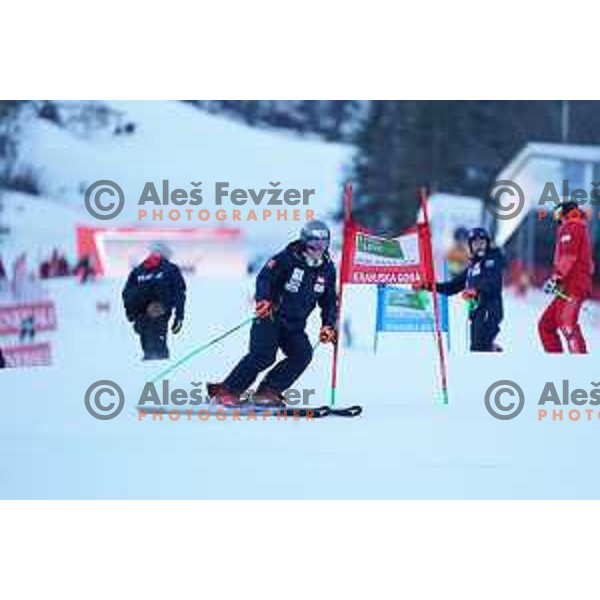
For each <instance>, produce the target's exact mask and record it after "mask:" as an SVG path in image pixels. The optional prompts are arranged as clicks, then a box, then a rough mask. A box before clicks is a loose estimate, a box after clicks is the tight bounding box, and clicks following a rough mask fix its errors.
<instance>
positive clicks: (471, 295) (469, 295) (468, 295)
mask: <svg viewBox="0 0 600 600" xmlns="http://www.w3.org/2000/svg"><path fill="white" fill-rule="evenodd" d="M478 296H479V292H478V291H477V290H474V289H472V288H467V289H466V290H464V291H463V293H462V297H463V300H475V299H476V298H477V297H478Z"/></svg>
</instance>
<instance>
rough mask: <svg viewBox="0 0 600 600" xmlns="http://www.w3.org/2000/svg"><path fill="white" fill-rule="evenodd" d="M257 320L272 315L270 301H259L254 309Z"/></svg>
mask: <svg viewBox="0 0 600 600" xmlns="http://www.w3.org/2000/svg"><path fill="white" fill-rule="evenodd" d="M254 314H255V315H256V317H257V318H258V319H266V318H268V317H270V316H271V315H272V314H273V303H272V302H271V301H270V300H259V301H258V302H257V303H256V306H255V307H254Z"/></svg>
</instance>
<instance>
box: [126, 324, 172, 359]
mask: <svg viewBox="0 0 600 600" xmlns="http://www.w3.org/2000/svg"><path fill="white" fill-rule="evenodd" d="M168 328H169V316H168V315H163V316H162V317H158V318H157V319H153V318H151V317H149V316H147V315H144V316H142V317H140V318H139V319H138V320H137V321H136V322H135V325H134V329H135V331H136V332H137V334H138V335H139V336H140V342H141V344H142V351H143V352H144V360H157V359H162V358H169V349H168V347H167V331H168Z"/></svg>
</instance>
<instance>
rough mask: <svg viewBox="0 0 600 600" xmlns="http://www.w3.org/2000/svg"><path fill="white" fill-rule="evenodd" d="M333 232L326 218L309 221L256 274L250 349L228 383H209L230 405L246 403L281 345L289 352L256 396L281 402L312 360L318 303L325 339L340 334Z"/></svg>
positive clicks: (256, 399) (215, 395) (266, 401)
mask: <svg viewBox="0 0 600 600" xmlns="http://www.w3.org/2000/svg"><path fill="white" fill-rule="evenodd" d="M329 243H330V232H329V229H328V227H327V225H325V224H324V223H323V222H321V221H309V222H308V223H307V224H306V225H305V226H304V227H303V228H302V231H301V234H300V239H299V240H297V241H295V242H292V243H291V244H289V245H288V246H287V247H286V248H285V249H284V250H283V251H282V252H280V253H279V254H277V255H276V256H274V257H273V258H271V259H270V260H269V261H267V263H266V264H265V266H264V267H263V268H262V269H261V271H260V272H259V274H258V276H257V279H256V297H255V301H256V308H255V314H256V319H255V320H254V323H253V325H252V330H251V332H250V349H249V352H248V354H247V355H246V356H245V357H244V358H242V360H241V361H240V362H239V363H238V364H237V366H236V367H235V368H234V369H233V371H232V372H231V373H230V374H229V375H228V377H227V378H226V379H225V381H224V382H223V383H219V384H209V385H208V393H209V395H210V396H211V397H213V398H214V399H215V400H216V401H217V402H219V403H222V404H225V405H237V404H240V402H241V400H240V396H241V394H242V393H244V392H246V391H247V390H248V388H249V387H250V386H251V385H252V384H253V383H254V381H255V380H256V378H257V377H258V375H259V373H261V372H262V371H265V370H266V369H268V368H269V367H271V365H273V364H274V363H275V360H276V357H277V350H278V349H281V350H282V351H283V353H284V354H285V358H284V359H283V360H282V361H280V362H279V363H277V364H276V365H275V367H273V368H272V369H271V370H270V371H269V372H268V373H267V374H266V376H265V377H264V379H263V380H262V382H261V383H260V385H259V387H258V389H257V390H256V392H255V393H254V394H253V396H252V400H253V401H254V403H255V404H261V405H273V406H277V405H281V404H282V403H283V396H282V394H283V392H285V391H286V390H287V389H288V388H289V387H290V386H291V385H292V384H293V383H294V382H295V381H296V380H297V379H298V378H299V377H300V375H302V373H303V372H304V370H305V369H306V367H308V365H309V364H310V361H311V360H312V352H313V350H312V345H311V343H310V340H309V339H308V336H307V335H306V332H305V329H306V321H307V319H308V317H309V315H310V314H311V313H312V311H313V310H314V308H315V307H316V306H317V304H318V305H319V306H320V308H321V322H322V327H321V330H320V334H319V339H320V341H321V342H323V343H334V342H335V340H336V337H337V332H336V321H337V294H336V270H335V266H334V264H333V262H332V260H331V258H330V256H329V252H328V248H329Z"/></svg>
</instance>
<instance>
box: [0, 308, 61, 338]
mask: <svg viewBox="0 0 600 600" xmlns="http://www.w3.org/2000/svg"><path fill="white" fill-rule="evenodd" d="M31 318H33V324H32V325H33V329H34V330H35V331H36V332H38V331H52V330H54V329H56V309H55V306H54V302H50V301H44V302H34V303H31V304H15V305H13V306H0V335H11V334H15V333H17V334H18V333H20V332H21V330H22V328H23V323H24V321H26V320H27V319H31Z"/></svg>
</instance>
